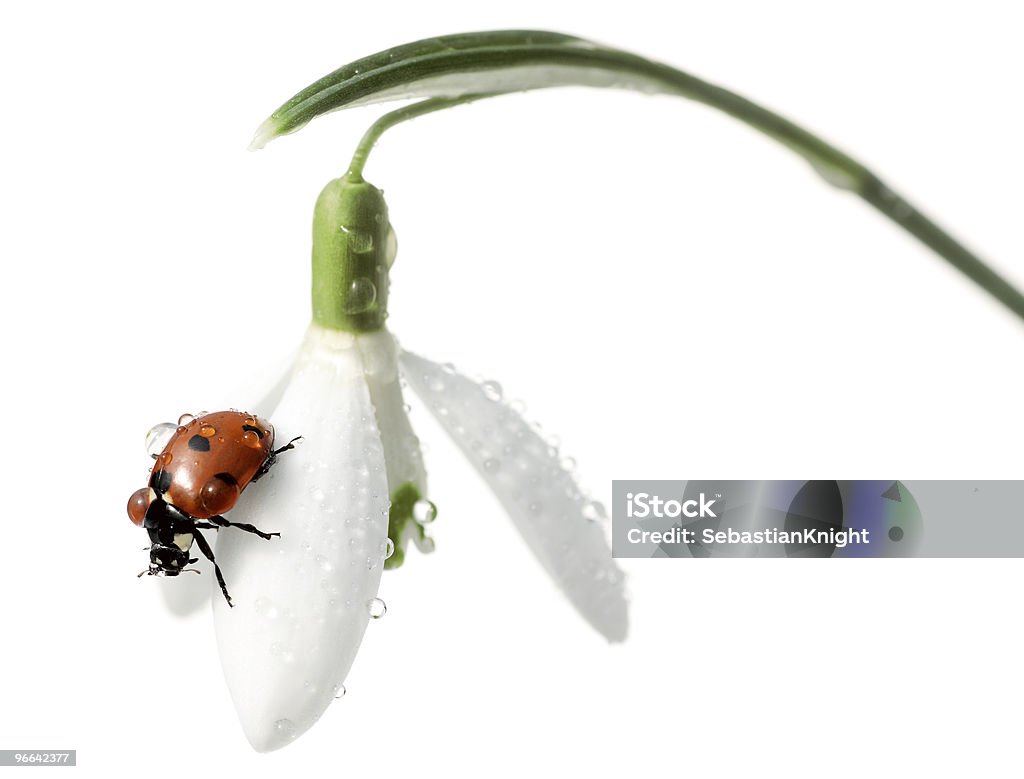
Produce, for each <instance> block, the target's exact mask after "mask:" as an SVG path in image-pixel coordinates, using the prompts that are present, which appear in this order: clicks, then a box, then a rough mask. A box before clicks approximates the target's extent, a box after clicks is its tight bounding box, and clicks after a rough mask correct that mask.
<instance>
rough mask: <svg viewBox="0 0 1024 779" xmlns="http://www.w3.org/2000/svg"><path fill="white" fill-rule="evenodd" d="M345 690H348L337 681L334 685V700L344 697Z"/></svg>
mask: <svg viewBox="0 0 1024 779" xmlns="http://www.w3.org/2000/svg"><path fill="white" fill-rule="evenodd" d="M347 692H348V690H346V689H345V685H344V684H342V683H341V682H338V683H337V684H336V685H334V700H340V699H341V698H344V697H345V694H346V693H347Z"/></svg>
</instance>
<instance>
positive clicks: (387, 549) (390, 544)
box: [384, 538, 395, 560]
mask: <svg viewBox="0 0 1024 779" xmlns="http://www.w3.org/2000/svg"><path fill="white" fill-rule="evenodd" d="M394 553H395V542H394V541H392V540H391V539H390V538H385V539H384V559H385V560H387V559H388V558H390V557H391V555H393V554H394Z"/></svg>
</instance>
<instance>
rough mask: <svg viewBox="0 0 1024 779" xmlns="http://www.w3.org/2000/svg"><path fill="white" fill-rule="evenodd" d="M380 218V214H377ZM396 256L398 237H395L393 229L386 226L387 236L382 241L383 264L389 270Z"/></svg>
mask: <svg viewBox="0 0 1024 779" xmlns="http://www.w3.org/2000/svg"><path fill="white" fill-rule="evenodd" d="M378 216H380V214H378ZM397 256H398V236H397V235H395V228H393V227H392V226H391V225H390V224H389V225H388V235H387V237H386V238H385V239H384V264H385V265H387V266H388V268H390V267H391V266H392V265H394V264H395V257H397Z"/></svg>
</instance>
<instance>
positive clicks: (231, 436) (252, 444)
mask: <svg viewBox="0 0 1024 779" xmlns="http://www.w3.org/2000/svg"><path fill="white" fill-rule="evenodd" d="M273 451H274V428H273V426H272V425H271V424H270V423H269V422H267V421H265V420H263V419H260V418H259V417H257V416H256V415H254V414H245V413H242V412H240V411H218V412H215V413H213V414H204V415H203V416H200V417H196V418H195V419H193V420H192V421H191V422H189V423H188V424H185V425H181V426H179V427H178V429H177V430H176V431H175V433H174V435H172V436H171V439H170V440H169V441H168V442H167V445H166V446H165V447H164V450H163V451H162V452H161V453H160V454H159V455H157V458H156V462H155V463H154V464H153V473H152V476H151V477H150V479H149V486H150V487H152V488H153V489H154V490H155V491H156V493H157V494H158V495H161V496H162V497H163V499H164V500H165V501H167V502H168V503H170V504H171V505H172V506H175V507H177V508H179V509H181V510H182V511H184V512H185V513H186V514H188V515H189V516H190V517H192V518H193V519H208V518H209V517H212V516H215V515H217V514H223V513H224V512H226V511H229V510H230V509H231V508H232V507H233V506H234V505H235V502H236V501H237V500H238V496H239V495H241V494H242V490H244V489H245V488H246V486H247V485H248V484H249V482H251V481H252V480H253V479H254V478H257V477H258V476H260V475H262V473H261V472H266V470H269V465H268V461H269V460H270V459H271V457H272V456H273Z"/></svg>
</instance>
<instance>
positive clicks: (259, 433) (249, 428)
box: [242, 425, 263, 439]
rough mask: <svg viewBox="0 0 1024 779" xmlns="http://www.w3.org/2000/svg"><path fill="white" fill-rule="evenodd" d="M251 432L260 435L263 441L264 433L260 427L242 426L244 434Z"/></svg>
mask: <svg viewBox="0 0 1024 779" xmlns="http://www.w3.org/2000/svg"><path fill="white" fill-rule="evenodd" d="M250 430H251V431H252V432H254V433H255V434H256V435H258V436H259V437H260V438H261V439H262V438H263V431H262V430H260V429H259V428H258V427H253V426H252V425H242V432H243V433H248V432H249V431H250Z"/></svg>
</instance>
